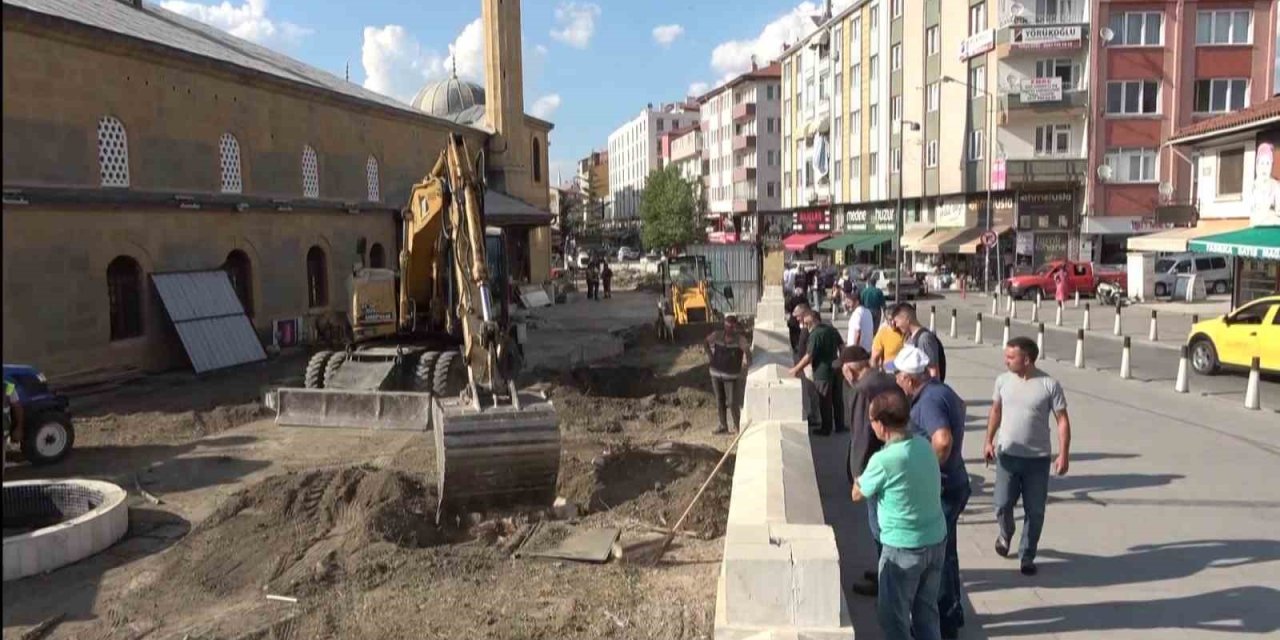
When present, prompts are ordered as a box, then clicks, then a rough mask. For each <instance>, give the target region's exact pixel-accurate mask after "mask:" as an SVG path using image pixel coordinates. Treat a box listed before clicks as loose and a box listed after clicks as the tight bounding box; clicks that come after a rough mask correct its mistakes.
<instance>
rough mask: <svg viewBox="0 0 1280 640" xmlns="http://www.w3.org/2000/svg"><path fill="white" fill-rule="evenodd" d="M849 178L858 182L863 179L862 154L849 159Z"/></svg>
mask: <svg viewBox="0 0 1280 640" xmlns="http://www.w3.org/2000/svg"><path fill="white" fill-rule="evenodd" d="M849 180H851V181H853V183H854V184H857V183H858V182H860V181H861V180H862V156H854V157H853V158H851V159H850V160H849ZM854 189H857V187H854Z"/></svg>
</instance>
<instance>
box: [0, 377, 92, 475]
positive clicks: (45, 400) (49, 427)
mask: <svg viewBox="0 0 1280 640" xmlns="http://www.w3.org/2000/svg"><path fill="white" fill-rule="evenodd" d="M4 378H5V380H8V381H10V382H12V383H13V386H14V388H15V389H16V390H17V392H18V401H19V402H21V403H22V413H23V436H22V442H15V443H13V444H16V445H18V446H19V447H21V449H22V455H23V456H24V457H25V458H26V459H27V462H30V463H31V464H35V465H44V464H53V463H55V462H58V461H59V460H62V459H63V458H65V457H67V454H68V453H71V447H72V446H73V445H74V444H75V441H76V432H75V428H74V427H73V426H72V424H71V411H70V409H69V408H68V407H69V405H70V403H69V402H68V401H67V399H66V398H65V397H64V396H61V395H58V394H57V393H55V392H53V390H51V389H50V388H49V381H48V379H46V378H45V377H44V374H42V373H40V371H39V370H37V369H36V368H35V367H31V366H28V365H25V364H6V365H4ZM8 445H9V442H8V441H6V442H5V446H6V447H7V446H8Z"/></svg>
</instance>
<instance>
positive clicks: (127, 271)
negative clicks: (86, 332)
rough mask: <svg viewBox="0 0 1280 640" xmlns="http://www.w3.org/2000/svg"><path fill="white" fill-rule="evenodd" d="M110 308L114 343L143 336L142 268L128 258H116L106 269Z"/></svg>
mask: <svg viewBox="0 0 1280 640" xmlns="http://www.w3.org/2000/svg"><path fill="white" fill-rule="evenodd" d="M107 308H108V311H109V313H110V317H111V340H113V341H114V340H125V339H127V338H136V337H138V336H140V335H142V267H141V266H139V265H138V261H137V260H134V259H133V258H131V257H129V256H117V257H116V259H114V260H112V261H111V263H110V264H108V265H107Z"/></svg>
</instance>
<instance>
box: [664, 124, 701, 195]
mask: <svg viewBox="0 0 1280 640" xmlns="http://www.w3.org/2000/svg"><path fill="white" fill-rule="evenodd" d="M702 147H703V143H702V125H700V124H693V125H690V126H687V127H685V128H683V129H674V130H671V131H668V132H666V133H664V134H662V137H661V138H659V139H658V148H659V154H660V156H661V161H660V162H659V165H660V166H661V167H662V168H664V169H665V168H667V167H669V166H674V167H676V170H677V171H679V172H680V176H681V177H682V178H684V179H685V180H688V181H689V183H690V184H692V185H693V188H694V197H696V198H698V199H699V200H702V198H703V195H704V193H703V192H704V190H705V188H706V175H707V171H706V167H705V163H704V162H703V160H702Z"/></svg>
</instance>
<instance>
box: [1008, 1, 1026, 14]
mask: <svg viewBox="0 0 1280 640" xmlns="http://www.w3.org/2000/svg"><path fill="white" fill-rule="evenodd" d="M1026 10H1027V8H1026V7H1024V6H1022V3H1021V2H1015V3H1013V4H1011V5H1009V13H1010V15H1013V16H1014V17H1018V16H1021V15H1022V14H1023V12H1025V11H1026Z"/></svg>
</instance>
